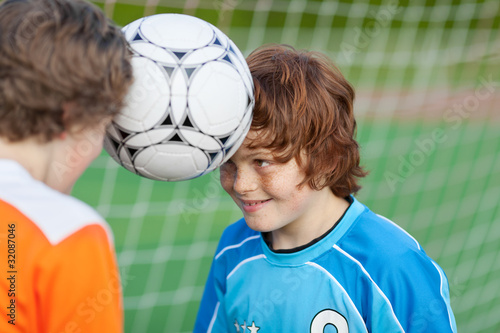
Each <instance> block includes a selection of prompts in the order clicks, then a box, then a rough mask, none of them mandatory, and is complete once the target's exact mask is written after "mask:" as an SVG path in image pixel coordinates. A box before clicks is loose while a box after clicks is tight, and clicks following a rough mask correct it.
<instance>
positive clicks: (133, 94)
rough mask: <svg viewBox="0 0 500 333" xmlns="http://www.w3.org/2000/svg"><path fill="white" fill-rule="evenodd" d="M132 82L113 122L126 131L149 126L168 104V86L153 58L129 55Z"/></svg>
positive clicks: (150, 126) (136, 130)
mask: <svg viewBox="0 0 500 333" xmlns="http://www.w3.org/2000/svg"><path fill="white" fill-rule="evenodd" d="M132 65H133V73H134V82H133V83H132V86H131V87H130V90H129V94H128V95H127V96H126V99H125V107H124V108H123V109H122V110H121V112H120V113H119V114H118V116H117V117H116V118H115V119H114V122H115V123H116V124H118V125H119V126H121V127H122V128H126V129H127V130H128V131H130V132H141V131H145V130H147V129H150V128H152V127H153V126H154V125H155V124H157V123H158V122H159V121H160V120H161V118H162V117H163V116H164V114H165V111H166V110H167V108H168V106H169V104H170V86H169V84H168V81H167V80H166V78H165V75H164V74H163V72H162V71H161V70H159V68H158V65H157V64H156V62H154V61H152V60H150V59H148V58H145V57H133V58H132Z"/></svg>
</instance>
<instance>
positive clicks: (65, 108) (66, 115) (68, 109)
mask: <svg viewBox="0 0 500 333" xmlns="http://www.w3.org/2000/svg"><path fill="white" fill-rule="evenodd" d="M75 108H76V103H75V102H63V103H62V104H61V109H62V119H61V120H62V125H63V127H64V130H63V131H62V132H61V133H60V134H58V135H57V138H58V139H59V140H65V139H66V137H67V136H68V131H69V130H70V128H69V126H70V125H69V121H68V120H69V119H70V118H71V113H72V112H73V110H74V109H75Z"/></svg>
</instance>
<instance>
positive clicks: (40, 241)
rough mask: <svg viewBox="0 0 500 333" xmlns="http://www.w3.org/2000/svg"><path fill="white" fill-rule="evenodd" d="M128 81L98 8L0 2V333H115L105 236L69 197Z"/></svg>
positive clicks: (53, 1) (78, 3)
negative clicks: (0, 257)
mask: <svg viewBox="0 0 500 333" xmlns="http://www.w3.org/2000/svg"><path fill="white" fill-rule="evenodd" d="M131 82H132V69H131V65H130V54H129V51H128V49H127V43H126V41H125V39H124V37H123V36H122V33H121V31H120V30H119V28H117V27H116V26H115V25H114V24H112V23H111V22H110V21H108V19H107V18H106V17H105V15H104V13H102V11H101V10H100V9H99V8H98V7H96V6H94V5H92V4H90V3H88V2H86V1H83V0H7V1H5V2H3V3H1V4H0V228H1V230H0V247H1V248H0V250H1V251H2V255H3V256H2V258H3V259H2V260H0V268H1V272H2V278H1V279H0V304H1V307H2V309H3V310H2V316H1V320H0V332H30V333H36V332H57V333H62V332H122V331H123V308H122V298H121V286H120V278H119V272H118V269H117V264H116V258H115V252H114V248H113V242H112V235H111V231H110V229H109V226H108V225H107V223H106V222H105V221H104V219H103V218H102V217H101V216H99V214H98V213H97V212H96V211H94V210H93V209H92V208H90V207H89V206H87V205H86V204H84V203H83V202H81V201H79V200H77V199H75V198H73V197H71V196H69V195H68V194H69V192H70V191H71V188H72V186H73V184H74V183H75V181H76V180H77V179H78V177H80V175H81V174H82V173H83V171H84V170H85V169H86V168H87V166H88V165H89V164H90V162H91V161H92V160H93V159H94V158H95V157H96V156H97V155H98V154H99V153H100V151H101V149H102V142H103V137H104V133H105V128H106V126H107V124H108V123H109V122H110V121H111V120H112V118H113V117H114V116H115V115H116V114H117V113H118V111H119V110H120V108H121V106H122V103H123V99H124V96H125V94H126V93H127V91H128V87H129V86H130V84H131Z"/></svg>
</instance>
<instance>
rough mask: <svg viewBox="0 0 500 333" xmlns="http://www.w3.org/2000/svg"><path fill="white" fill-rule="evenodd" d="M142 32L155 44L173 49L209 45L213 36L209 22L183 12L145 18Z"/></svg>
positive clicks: (187, 48) (189, 48)
mask: <svg viewBox="0 0 500 333" xmlns="http://www.w3.org/2000/svg"><path fill="white" fill-rule="evenodd" d="M140 29H141V33H142V34H143V35H144V37H146V38H147V40H148V41H150V42H151V43H153V44H156V45H159V46H164V45H168V47H169V48H170V49H173V50H182V49H184V50H191V49H196V48H200V47H203V46H205V45H208V44H209V43H210V41H211V40H212V38H213V32H212V29H210V27H209V26H208V23H207V22H205V21H203V20H201V19H199V18H196V17H192V16H188V15H181V14H158V15H153V16H150V17H148V18H146V19H145V20H144V22H142V24H141V26H140Z"/></svg>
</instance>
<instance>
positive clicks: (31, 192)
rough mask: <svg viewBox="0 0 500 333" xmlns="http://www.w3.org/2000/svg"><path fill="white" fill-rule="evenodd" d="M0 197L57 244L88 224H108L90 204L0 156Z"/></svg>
mask: <svg viewBox="0 0 500 333" xmlns="http://www.w3.org/2000/svg"><path fill="white" fill-rule="evenodd" d="M0 199H2V200H3V201H5V202H7V203H9V204H11V205H12V206H14V207H16V208H17V209H18V210H19V211H20V212H21V213H23V214H24V215H25V216H26V217H28V218H29V219H30V220H31V221H33V223H35V224H36V225H37V226H38V227H39V228H40V230H41V231H42V232H43V233H44V234H45V236H46V237H47V239H48V240H49V241H50V243H51V244H53V245H56V244H58V243H59V242H61V241H62V240H64V239H65V238H67V237H68V236H70V235H72V234H73V233H75V232H76V231H78V230H80V229H82V228H83V227H85V226H87V225H92V224H99V225H101V226H102V227H103V228H104V229H105V230H106V232H107V234H108V237H109V239H110V241H111V243H112V242H113V239H112V233H111V230H110V228H109V225H108V224H107V223H106V222H105V221H104V219H103V218H102V217H101V216H100V215H99V214H98V213H97V212H96V211H95V210H94V209H93V208H91V207H90V206H89V205H87V204H85V203H83V202H82V201H80V200H78V199H76V198H73V197H71V196H68V195H65V194H62V193H60V192H58V191H56V190H53V189H51V188H50V187H48V186H47V185H45V184H44V183H42V182H40V181H37V180H35V179H33V178H32V177H31V176H30V174H29V173H28V172H27V171H26V170H25V169H23V168H22V167H21V166H20V165H19V164H17V163H16V162H13V161H10V160H1V159H0Z"/></svg>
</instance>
